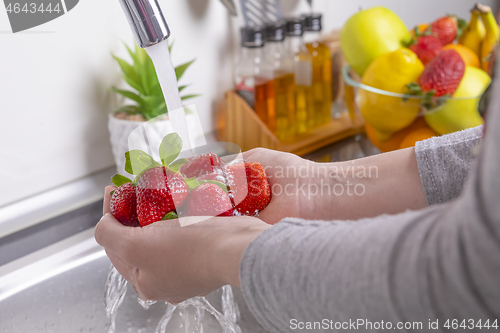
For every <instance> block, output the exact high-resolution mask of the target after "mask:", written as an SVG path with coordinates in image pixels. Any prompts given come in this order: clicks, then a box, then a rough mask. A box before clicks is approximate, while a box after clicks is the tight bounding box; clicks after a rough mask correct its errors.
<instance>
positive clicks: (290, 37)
mask: <svg viewBox="0 0 500 333" xmlns="http://www.w3.org/2000/svg"><path fill="white" fill-rule="evenodd" d="M303 35H304V25H303V21H302V19H300V18H291V19H287V21H286V37H287V38H286V46H287V50H288V52H289V53H290V54H291V55H292V56H293V60H294V61H293V70H294V75H295V124H296V131H297V133H304V132H306V131H308V130H309V129H311V128H314V127H315V126H316V120H315V112H314V105H313V98H314V96H313V56H312V54H311V53H310V52H309V51H308V50H307V48H306V46H305V44H304V40H303Z"/></svg>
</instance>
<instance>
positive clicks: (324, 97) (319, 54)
mask: <svg viewBox="0 0 500 333" xmlns="http://www.w3.org/2000/svg"><path fill="white" fill-rule="evenodd" d="M321 17H322V16H321V14H307V15H303V16H302V18H303V20H304V30H305V34H304V40H305V43H306V47H307V49H308V50H309V52H310V53H311V55H312V56H313V95H314V110H315V119H316V126H321V125H324V124H328V123H329V122H330V120H331V113H332V103H333V91H332V89H333V88H332V56H331V53H330V50H329V49H328V47H327V46H326V45H325V44H323V43H322V42H321V31H322V25H321Z"/></svg>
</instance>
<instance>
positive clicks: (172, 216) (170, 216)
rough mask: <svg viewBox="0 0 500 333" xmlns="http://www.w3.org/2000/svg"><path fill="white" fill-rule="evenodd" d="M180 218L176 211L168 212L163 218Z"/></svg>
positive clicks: (165, 219) (163, 219)
mask: <svg viewBox="0 0 500 333" xmlns="http://www.w3.org/2000/svg"><path fill="white" fill-rule="evenodd" d="M178 218H179V216H177V213H176V212H170V213H167V214H166V215H165V216H163V218H162V219H161V220H162V221H168V220H175V219H178Z"/></svg>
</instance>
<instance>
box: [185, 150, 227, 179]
mask: <svg viewBox="0 0 500 333" xmlns="http://www.w3.org/2000/svg"><path fill="white" fill-rule="evenodd" d="M223 164H224V162H223V161H222V160H221V159H220V158H219V156H217V155H216V154H214V153H207V154H203V155H197V156H195V157H193V158H191V159H190V160H189V162H187V163H186V164H184V165H183V166H182V167H181V169H180V172H181V173H182V174H183V175H184V177H186V178H193V177H200V176H204V175H206V174H209V173H212V172H214V171H215V170H216V169H220V168H221V167H222V165H223Z"/></svg>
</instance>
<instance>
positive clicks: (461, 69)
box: [418, 50, 465, 97]
mask: <svg viewBox="0 0 500 333" xmlns="http://www.w3.org/2000/svg"><path fill="white" fill-rule="evenodd" d="M464 73H465V63H464V61H463V60H462V58H461V57H460V55H459V54H458V52H457V51H455V50H446V51H443V52H441V53H440V54H438V55H437V56H436V57H435V58H434V59H432V61H431V62H430V63H428V64H427V66H425V69H424V71H423V72H422V75H420V77H419V78H418V84H419V85H420V87H421V88H422V92H424V93H426V92H429V91H431V90H434V91H435V94H434V96H436V97H439V96H444V95H446V94H449V95H450V96H453V94H454V93H455V90H457V88H458V85H459V84H460V81H462V78H463V76H464Z"/></svg>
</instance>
